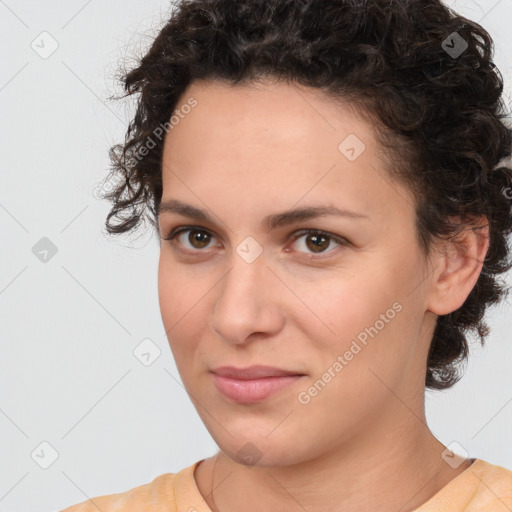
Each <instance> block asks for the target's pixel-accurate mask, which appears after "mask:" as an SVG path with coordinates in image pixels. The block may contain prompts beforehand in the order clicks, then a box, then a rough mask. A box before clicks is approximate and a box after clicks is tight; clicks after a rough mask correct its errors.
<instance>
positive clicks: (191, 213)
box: [158, 199, 370, 230]
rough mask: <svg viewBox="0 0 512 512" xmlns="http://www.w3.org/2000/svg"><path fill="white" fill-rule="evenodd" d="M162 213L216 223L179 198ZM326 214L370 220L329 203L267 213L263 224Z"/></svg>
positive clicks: (270, 226)
mask: <svg viewBox="0 0 512 512" xmlns="http://www.w3.org/2000/svg"><path fill="white" fill-rule="evenodd" d="M161 213H176V214H178V215H183V216H184V217H190V218H192V219H195V220H199V221H203V222H210V223H212V224H213V223H214V220H213V218H212V217H211V216H210V214H209V213H208V212H207V211H206V210H203V209H201V208H196V207H195V206H192V205H190V204H187V203H182V202H181V201H178V200H177V199H169V200H167V201H163V202H162V203H160V206H159V208H158V215H160V214H161ZM326 215H336V216H343V217H348V218H350V219H354V220H361V219H366V220H370V219H369V217H368V216H367V215H364V214H362V213H358V212H354V211H352V210H347V209H340V208H337V207H336V206H332V205H328V206H324V205H321V206H316V205H312V206H306V207H304V208H295V209H293V210H287V211H284V212H281V213H274V214H272V215H267V216H266V217H264V218H263V220H262V222H261V225H262V227H264V228H267V229H268V230H272V229H276V228H279V227H283V226H287V225H289V224H294V223H296V222H301V221H305V220H308V219H315V218H317V217H322V216H326Z"/></svg>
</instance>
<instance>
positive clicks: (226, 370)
mask: <svg viewBox="0 0 512 512" xmlns="http://www.w3.org/2000/svg"><path fill="white" fill-rule="evenodd" d="M212 373H213V377H214V382H215V386H216V388H217V390H218V391H220V392H221V393H222V395H224V397H225V398H227V399H228V400H229V401H231V402H235V403H238V404H252V403H256V402H262V401H264V400H266V399H267V398H269V397H271V396H272V395H274V394H277V393H278V392H280V391H282V390H284V389H286V388H288V387H290V386H292V385H294V384H295V383H297V382H298V381H299V380H301V379H302V378H303V377H304V374H302V373H298V372H295V371H290V370H283V369H281V368H275V367H272V366H250V367H248V368H235V367H233V366H222V367H219V368H216V369H215V370H213V372H212Z"/></svg>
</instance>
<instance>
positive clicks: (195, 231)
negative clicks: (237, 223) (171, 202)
mask: <svg viewBox="0 0 512 512" xmlns="http://www.w3.org/2000/svg"><path fill="white" fill-rule="evenodd" d="M185 233H188V236H187V237H182V236H181V235H184V234H185ZM175 238H177V239H178V243H179V245H181V246H183V247H184V248H185V249H189V250H192V251H193V250H202V249H204V248H205V247H207V246H208V244H209V243H210V242H211V239H212V235H211V234H210V233H209V232H208V231H206V230H204V229H199V228H182V229H178V230H176V231H174V233H171V234H170V235H169V236H167V237H165V238H164V240H169V241H171V242H172V243H175V242H174V239H175ZM185 240H186V242H187V243H188V244H189V245H188V246H187V243H185Z"/></svg>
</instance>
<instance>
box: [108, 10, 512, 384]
mask: <svg viewBox="0 0 512 512" xmlns="http://www.w3.org/2000/svg"><path fill="white" fill-rule="evenodd" d="M493 46H494V43H493V40H492V38H491V37H490V35H489V34H488V33H487V32H486V31H485V30H484V29H483V28H482V27H481V26H480V25H479V24H477V23H475V22H473V21H471V20H468V19H466V18H464V17H462V16H460V15H458V14H457V13H455V12H454V11H453V10H451V9H449V8H448V7H446V6H445V5H443V4H442V3H441V2H440V1H438V0H183V1H178V2H176V3H175V4H174V5H172V6H171V16H170V18H169V20H168V21H167V22H166V24H165V26H164V27H163V28H162V29H161V31H160V32H159V33H158V36H157V37H156V38H155V39H154V41H153V42H152V45H151V47H150V49H149V50H148V51H147V53H146V54H145V55H143V56H142V57H139V58H138V60H137V67H135V68H133V69H132V70H130V71H129V72H127V71H126V70H123V72H122V75H121V77H120V81H121V84H122V86H123V94H122V95H121V96H118V97H116V98H115V99H116V100H118V99H122V98H126V97H127V96H130V95H133V94H135V93H139V95H138V96H137V104H136V113H135V115H134V118H133V119H132V120H131V121H130V123H129V126H128V129H127V132H126V136H125V142H124V144H116V145H115V146H113V147H111V148H110V153H109V155H110V158H111V162H112V168H111V172H110V175H109V176H108V178H107V179H108V180H111V183H113V182H114V181H112V180H113V179H115V182H116V184H115V186H114V187H113V188H112V189H111V190H110V191H107V192H106V193H105V194H104V195H103V198H106V199H109V200H110V201H111V202H112V203H113V206H112V209H111V211H110V213H109V214H108V217H107V220H106V227H107V231H108V233H109V234H120V233H123V232H126V231H129V230H132V229H133V228H135V227H137V226H138V225H139V223H140V222H141V220H145V218H148V219H149V221H150V222H151V224H152V225H153V226H154V227H156V230H157V232H158V234H159V235H160V232H159V225H158V208H159V205H160V202H161V198H162V168H161V164H162V150H163V145H164V139H165V137H162V136H161V134H162V127H164V128H165V130H164V131H165V132H168V129H169V120H170V119H171V116H172V114H173V113H175V107H176V104H177V101H178V99H179V98H180V96H181V95H182V93H183V92H184V91H185V89H186V88H187V86H189V85H190V84H191V82H192V81H194V80H219V81H223V82H227V83H231V84H232V85H243V84H246V83H250V82H251V81H254V82H256V81H258V80H264V79H275V80H282V81H288V82H292V83H298V84H302V85H305V86H308V87H313V88H316V89H319V90H321V91H322V92H324V93H325V94H326V95H328V96H329V97H330V98H332V99H333V100H334V101H340V102H341V103H344V102H345V103H346V102H348V103H350V104H352V105H356V106H357V107H358V108H359V110H360V111H361V112H363V115H364V116H366V117H367V119H369V120H370V121H371V122H372V125H373V126H375V127H377V128H378V130H376V136H377V137H378V140H379V142H380V147H381V148H382V154H383V155H384V158H383V161H385V162H386V163H387V167H388V172H389V175H390V177H391V178H392V179H393V180H397V182H399V183H402V184H404V185H406V186H408V187H409V188H408V189H409V190H411V192H412V193H413V196H414V198H415V210H416V226H417V237H418V242H419V245H420V247H421V249H422V251H423V253H424V254H425V255H428V254H429V253H430V248H431V243H432V241H433V240H434V239H435V238H449V239H454V237H456V236H457V234H458V233H460V232H461V231H462V230H463V229H467V227H468V226H472V225H473V224H471V220H472V219H475V218H477V217H480V216H482V215H484V216H485V218H486V219H487V221H488V226H489V235H490V246H489V250H488V252H487V254H486V257H485V260H484V262H483V267H482V270H481V273H480V275H479V278H478V281H477V283H476V284H475V286H474V288H473V289H472V291H471V292H470V294H469V295H468V297H467V299H466V300H465V302H464V304H463V305H462V306H461V307H460V308H459V309H457V310H456V311H453V312H451V313H450V314H447V315H441V316H438V318H437V324H436V328H435V331H434V335H433V339H432V341H431V345H430V351H429V355H428V360H427V368H426V378H425V386H426V387H427V388H429V389H447V388H449V387H451V386H453V385H454V384H455V383H456V382H458V381H459V379H460V378H461V376H462V375H461V371H460V363H463V362H465V360H466V359H467V356H468V343H467V339H466V335H467V334H468V331H471V330H473V331H475V330H476V332H477V333H478V335H479V338H480V342H481V344H482V345H483V344H484V339H485V337H486V336H487V335H488V334H489V327H488V326H487V325H486V324H485V323H484V322H483V320H482V318H483V316H484V312H485V310H486V309H487V307H488V306H490V305H492V304H496V303H498V302H499V301H500V300H501V299H502V297H503V296H504V295H506V294H507V293H508V291H509V290H508V289H506V287H505V285H504V283H503V282H501V283H500V282H499V280H498V274H501V273H504V272H506V271H508V270H509V269H510V268H511V266H512V263H511V262H510V259H509V258H510V247H509V246H508V245H507V244H508V240H507V237H508V235H509V234H510V232H511V231H512V213H511V205H510V199H511V198H512V194H511V193H510V192H512V188H511V186H512V169H511V167H510V162H505V161H504V160H508V159H509V158H510V154H511V139H512V130H511V128H510V127H509V126H508V124H507V121H506V117H507V116H508V114H509V113H508V112H507V111H506V105H505V103H504V101H503V99H502V92H503V79H502V76H501V74H500V72H499V70H498V69H497V68H496V66H495V65H494V63H493V62H492V60H491V59H492V57H493V53H494V47H493ZM455 50H457V51H455ZM149 141H151V144H149ZM505 164H507V165H505ZM146 210H149V215H148V212H147V211H146ZM115 218H117V220H118V221H119V222H117V223H116V224H114V223H113V222H112V220H114V219H115ZM454 218H456V219H458V220H459V221H458V222H456V221H454ZM471 229H477V228H474V227H471Z"/></svg>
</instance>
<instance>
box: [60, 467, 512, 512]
mask: <svg viewBox="0 0 512 512" xmlns="http://www.w3.org/2000/svg"><path fill="white" fill-rule="evenodd" d="M199 462H201V461H197V462H195V463H194V464H192V465H191V466H189V467H187V468H184V469H182V470H181V471H180V472H179V473H165V474H163V475H160V476H157V477H156V478H155V479H154V480H153V481H152V482H150V483H147V484H144V485H140V486H138V487H135V488H133V489H130V490H128V491H125V492H121V493H118V494H110V495H108V496H99V497H97V498H92V499H90V500H87V501H84V502H82V503H78V504H76V505H73V506H71V507H68V508H66V509H64V510H62V511H61V512H98V511H99V510H101V511H102V512H121V511H123V512H124V511H126V512H127V511H133V512H211V509H210V508H209V507H208V506H207V505H206V503H205V501H204V499H203V497H202V496H201V494H200V492H199V489H198V487H197V485H196V481H195V479H194V469H195V467H196V466H197V465H198V464H199ZM511 511H512V471H510V470H508V469H505V468H503V467H501V466H495V465H494V464H490V463H488V462H485V461H483V460H481V459H475V461H474V462H473V464H471V466H469V467H468V468H467V469H466V470H465V471H464V472H462V473H460V474H459V475H457V476H456V477H455V478H454V479H453V480H451V481H450V482H448V484H447V485H445V486H444V487H443V488H442V489H441V490H440V491H439V492H437V493H436V494H435V495H434V496H432V497H431V498H430V499H429V500H428V501H426V502H425V503H423V505H421V506H420V507H419V508H417V509H416V510H415V511H414V512H511Z"/></svg>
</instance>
